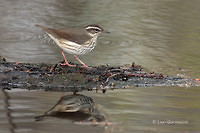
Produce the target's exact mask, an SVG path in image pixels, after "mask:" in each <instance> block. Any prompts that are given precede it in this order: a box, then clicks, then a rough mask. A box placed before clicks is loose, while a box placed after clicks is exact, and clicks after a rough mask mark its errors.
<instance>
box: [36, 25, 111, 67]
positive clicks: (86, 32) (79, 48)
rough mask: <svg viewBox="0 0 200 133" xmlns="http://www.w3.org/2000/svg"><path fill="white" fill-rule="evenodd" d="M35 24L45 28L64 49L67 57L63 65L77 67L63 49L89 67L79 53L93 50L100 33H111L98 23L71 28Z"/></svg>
mask: <svg viewBox="0 0 200 133" xmlns="http://www.w3.org/2000/svg"><path fill="white" fill-rule="evenodd" d="M35 26H37V27H39V28H41V29H43V30H44V31H45V32H46V33H47V35H49V36H50V37H51V39H53V40H54V41H55V43H56V44H57V45H58V46H59V47H60V48H61V49H62V55H63V57H64V59H65V63H64V64H62V65H67V66H70V67H75V66H76V65H71V64H69V63H68V61H67V59H66V57H65V54H64V52H63V50H64V51H65V52H67V53H69V54H73V55H74V57H75V58H76V59H77V60H78V61H79V62H80V63H81V64H82V65H83V67H86V68H89V67H88V66H87V65H85V63H83V62H82V61H81V60H80V59H79V58H78V57H77V55H83V54H87V53H88V52H90V51H92V50H93V49H94V47H95V46H96V44H97V38H98V36H99V34H100V33H110V32H107V31H104V30H103V28H102V27H100V26H98V25H96V24H91V25H87V26H85V27H84V28H71V29H51V28H46V27H44V26H41V25H35Z"/></svg>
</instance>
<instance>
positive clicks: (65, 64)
mask: <svg viewBox="0 0 200 133" xmlns="http://www.w3.org/2000/svg"><path fill="white" fill-rule="evenodd" d="M60 65H61V66H69V67H76V65H71V64H69V63H63V64H60Z"/></svg>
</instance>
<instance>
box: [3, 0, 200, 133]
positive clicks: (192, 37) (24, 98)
mask: <svg viewBox="0 0 200 133" xmlns="http://www.w3.org/2000/svg"><path fill="white" fill-rule="evenodd" d="M0 3H1V4H0V16H1V19H0V20H1V21H0V31H1V33H0V56H4V57H5V58H6V59H7V61H19V62H32V63H38V62H45V63H57V62H58V61H60V60H63V57H62V55H61V53H60V48H59V47H57V46H56V45H55V44H54V43H53V42H52V41H51V40H50V39H49V37H47V36H46V35H45V34H44V33H43V32H42V31H41V30H40V29H38V28H36V27H35V26H34V25H35V24H41V25H44V26H47V27H53V28H64V27H77V26H85V25H88V24H93V23H95V24H99V25H101V26H102V27H103V28H104V29H105V30H108V31H111V34H104V35H101V36H100V37H99V39H98V45H97V46H96V48H95V49H94V50H93V51H92V52H91V53H89V54H87V55H84V56H80V58H81V59H82V60H83V61H84V62H85V63H86V64H87V65H101V64H110V65H123V64H130V63H131V62H132V61H134V62H135V63H136V64H139V65H142V66H143V67H144V69H145V70H147V71H156V72H160V73H164V74H165V75H177V74H179V75H182V76H184V77H191V78H199V77H200V74H199V73H200V69H199V65H200V62H199V59H200V54H199V49H200V45H199V43H200V38H199V36H200V16H199V12H200V8H199V6H200V1H198V0H190V1H186V0H165V1H161V0H148V1H147V0H124V1H120V0H115V1H112V0H101V1H98V0H93V1H87V0H83V1H79V0H77V1H73V0H67V1H66V0H51V1H48V0H43V1H40V0H32V1H26V0H18V1H9V0H8V1H5V0H0ZM66 56H67V58H68V59H69V60H71V61H75V59H74V58H73V56H72V55H69V54H66ZM83 93H84V94H85V95H88V96H90V97H92V98H93V99H94V100H95V102H96V104H97V105H98V106H99V107H100V108H101V110H102V111H103V112H105V114H106V116H107V117H108V120H109V121H112V122H117V123H119V125H118V126H111V127H108V129H104V127H92V126H80V125H75V124H73V123H71V121H69V120H62V119H57V118H48V119H45V121H42V122H34V119H33V118H34V117H35V116H37V115H40V114H42V113H43V112H45V111H46V110H48V109H49V108H50V107H51V106H52V105H54V104H55V103H56V101H57V100H58V99H59V97H60V95H61V94H60V93H56V92H42V91H41V92H36V91H21V90H16V91H9V92H8V95H9V96H10V99H9V102H10V106H9V108H11V109H12V110H13V112H12V113H11V116H12V121H14V124H15V126H12V125H9V124H8V123H9V119H8V118H9V117H8V116H9V115H8V114H6V111H5V109H6V108H5V107H6V106H5V105H6V102H5V95H4V93H3V92H0V98H1V99H2V100H1V102H0V103H1V105H0V112H1V115H0V118H1V121H0V132H4V133H6V132H10V131H11V130H9V128H10V127H14V129H15V130H14V131H15V132H20V133H21V132H34V133H35V132H38V133H39V132H43V133H44V132H49V133H50V132H78V131H82V132H126V133H132V132H141V133H143V132H162V133H165V132H166V133H167V132H175V133H179V132H181V133H182V132H187V133H193V132H198V131H199V130H200V128H199V125H200V120H199V118H200V115H199V113H198V112H199V111H200V106H199V100H200V98H199V96H200V92H199V87H191V88H180V87H155V88H130V89H126V90H122V89H120V90H114V91H108V92H107V93H106V94H101V93H99V94H96V93H95V92H83ZM3 99H4V100H3ZM154 120H155V121H154ZM174 121H182V122H183V123H182V124H180V123H179V124H170V122H172V123H173V122H174ZM154 122H156V124H155V123H154ZM159 122H161V123H159Z"/></svg>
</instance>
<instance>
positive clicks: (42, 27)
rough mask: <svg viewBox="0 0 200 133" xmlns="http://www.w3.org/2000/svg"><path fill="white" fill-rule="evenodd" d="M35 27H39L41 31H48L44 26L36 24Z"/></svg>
mask: <svg viewBox="0 0 200 133" xmlns="http://www.w3.org/2000/svg"><path fill="white" fill-rule="evenodd" d="M35 26H36V27H39V28H41V29H43V30H46V29H47V28H46V27H44V26H42V25H38V24H36V25H35Z"/></svg>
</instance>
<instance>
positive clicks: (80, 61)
mask: <svg viewBox="0 0 200 133" xmlns="http://www.w3.org/2000/svg"><path fill="white" fill-rule="evenodd" d="M74 58H75V59H77V60H78V61H79V62H80V63H81V64H82V65H83V66H82V67H86V68H91V67H88V66H87V65H85V63H83V62H82V61H81V60H80V59H79V58H78V57H77V56H76V55H74Z"/></svg>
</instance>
